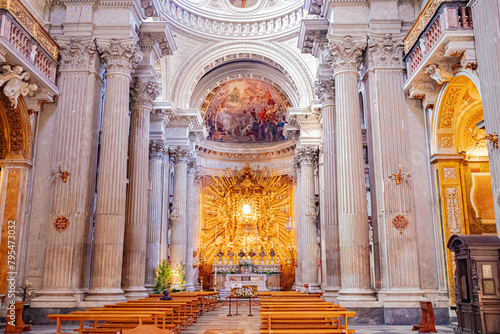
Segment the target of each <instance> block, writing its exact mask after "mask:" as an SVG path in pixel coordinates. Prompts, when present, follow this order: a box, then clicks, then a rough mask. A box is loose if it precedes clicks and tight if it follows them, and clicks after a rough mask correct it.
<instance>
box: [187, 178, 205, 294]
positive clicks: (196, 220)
mask: <svg viewBox="0 0 500 334" xmlns="http://www.w3.org/2000/svg"><path fill="white" fill-rule="evenodd" d="M202 179H203V176H202V174H201V172H200V171H199V170H198V171H197V172H196V174H195V175H194V194H193V236H192V239H193V248H194V249H195V250H196V251H197V253H198V252H199V249H200V247H199V244H200V206H201V181H202ZM189 237H190V236H189V235H188V238H189ZM188 255H189V254H188ZM198 256H199V255H197V256H196V257H194V258H193V262H198ZM191 268H192V266H191ZM198 270H199V268H196V269H194V270H192V271H191V275H192V278H191V280H192V281H193V282H194V287H195V290H200V283H198Z"/></svg>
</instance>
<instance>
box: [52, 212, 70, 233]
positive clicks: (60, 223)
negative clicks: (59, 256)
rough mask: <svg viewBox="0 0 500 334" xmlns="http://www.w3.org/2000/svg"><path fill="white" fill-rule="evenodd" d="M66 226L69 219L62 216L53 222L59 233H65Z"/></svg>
mask: <svg viewBox="0 0 500 334" xmlns="http://www.w3.org/2000/svg"><path fill="white" fill-rule="evenodd" d="M68 226H69V219H68V218H66V217H64V216H59V217H57V218H56V221H55V222H54V228H55V229H56V230H57V231H59V232H61V233H62V232H63V231H65V230H66V229H67V228H68Z"/></svg>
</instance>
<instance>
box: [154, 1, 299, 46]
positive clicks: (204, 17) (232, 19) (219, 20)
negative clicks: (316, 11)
mask: <svg viewBox="0 0 500 334" xmlns="http://www.w3.org/2000/svg"><path fill="white" fill-rule="evenodd" d="M247 3H248V8H239V7H238V6H240V4H241V0H166V1H165V9H164V12H163V16H164V17H165V18H166V19H167V20H168V21H169V22H170V23H171V24H172V26H173V28H174V29H177V30H181V31H183V33H186V34H192V35H193V36H196V37H198V38H199V37H203V38H206V39H211V40H228V39H241V38H245V39H260V40H262V39H276V38H279V37H283V36H289V35H291V34H297V33H298V30H299V27H300V23H301V20H302V19H303V18H305V17H306V15H307V14H306V12H305V10H304V9H303V1H301V0H247Z"/></svg>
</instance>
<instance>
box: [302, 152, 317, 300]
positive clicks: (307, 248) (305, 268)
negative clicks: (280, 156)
mask: <svg viewBox="0 0 500 334" xmlns="http://www.w3.org/2000/svg"><path fill="white" fill-rule="evenodd" d="M317 151H318V150H317V148H316V147H311V146H304V147H299V148H297V149H296V155H297V158H298V159H299V161H300V173H301V176H300V178H301V181H300V188H301V189H300V201H301V203H302V209H301V222H300V223H301V225H302V227H301V237H300V239H301V246H300V248H299V252H300V253H301V262H302V268H301V271H302V274H301V277H302V284H305V283H307V284H309V290H311V291H314V290H319V284H318V265H317V258H318V243H317V237H316V203H315V202H316V201H315V191H314V164H315V160H316V156H317Z"/></svg>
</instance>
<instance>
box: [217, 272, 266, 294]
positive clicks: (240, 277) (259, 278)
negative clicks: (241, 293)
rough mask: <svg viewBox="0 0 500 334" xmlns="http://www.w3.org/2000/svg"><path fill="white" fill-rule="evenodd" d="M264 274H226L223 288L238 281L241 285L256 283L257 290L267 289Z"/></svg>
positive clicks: (228, 288)
mask: <svg viewBox="0 0 500 334" xmlns="http://www.w3.org/2000/svg"><path fill="white" fill-rule="evenodd" d="M266 281H267V275H266V274H227V275H226V281H225V282H224V288H225V289H227V290H230V289H231V284H235V283H240V284H241V286H246V285H256V286H257V289H258V290H259V291H267V288H266Z"/></svg>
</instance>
